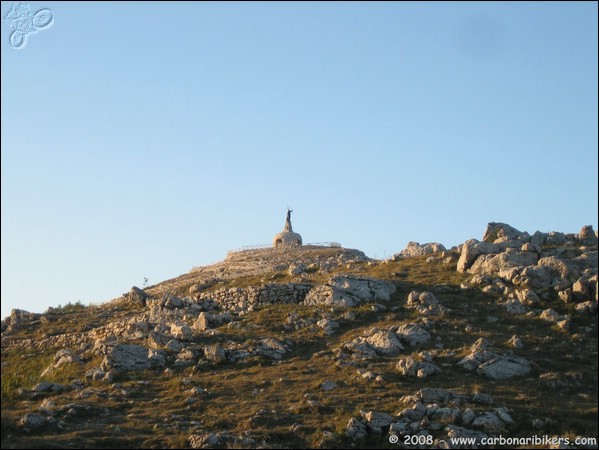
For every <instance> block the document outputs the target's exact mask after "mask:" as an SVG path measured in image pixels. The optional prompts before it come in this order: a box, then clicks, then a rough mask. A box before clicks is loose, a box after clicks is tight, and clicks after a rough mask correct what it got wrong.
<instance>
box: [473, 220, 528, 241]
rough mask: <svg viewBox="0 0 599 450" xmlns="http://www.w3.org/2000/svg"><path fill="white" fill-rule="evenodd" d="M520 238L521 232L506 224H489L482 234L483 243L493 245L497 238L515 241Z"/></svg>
mask: <svg viewBox="0 0 599 450" xmlns="http://www.w3.org/2000/svg"><path fill="white" fill-rule="evenodd" d="M522 236H523V233H522V232H521V231H519V230H517V229H515V228H514V227H512V226H511V225H508V224H507V223H501V222H489V223H488V224H487V229H486V230H485V233H484V234H483V241H485V242H489V243H493V242H495V241H496V240H497V239H498V238H507V239H517V238H519V237H522Z"/></svg>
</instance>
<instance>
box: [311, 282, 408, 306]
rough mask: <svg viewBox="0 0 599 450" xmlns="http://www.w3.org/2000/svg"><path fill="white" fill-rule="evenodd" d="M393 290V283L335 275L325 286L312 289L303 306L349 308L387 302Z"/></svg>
mask: <svg viewBox="0 0 599 450" xmlns="http://www.w3.org/2000/svg"><path fill="white" fill-rule="evenodd" d="M395 290H396V287H395V285H394V284H393V283H389V282H387V281H384V280H377V279H376V278H369V277H358V276H353V275H336V276H334V277H333V278H331V279H330V280H329V281H328V283H327V284H326V285H324V286H316V287H314V288H312V289H311V290H310V291H309V292H308V294H307V295H306V297H305V299H304V304H305V305H332V306H339V307H351V306H356V305H359V304H361V303H362V302H375V301H388V300H389V299H390V298H391V295H392V294H393V293H394V292H395Z"/></svg>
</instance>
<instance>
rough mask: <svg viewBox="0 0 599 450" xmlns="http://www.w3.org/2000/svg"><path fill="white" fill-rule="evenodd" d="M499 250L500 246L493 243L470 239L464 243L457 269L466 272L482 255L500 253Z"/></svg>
mask: <svg viewBox="0 0 599 450" xmlns="http://www.w3.org/2000/svg"><path fill="white" fill-rule="evenodd" d="M499 251H500V249H499V247H498V246H496V245H495V244H493V243H488V242H484V241H483V242H481V241H478V240H476V239H469V240H467V241H466V242H464V243H463V244H462V251H461V253H460V258H459V259H458V266H457V270H458V272H466V271H467V270H468V269H469V268H470V266H472V264H474V261H476V259H477V258H478V257H479V256H480V255H487V254H490V253H499Z"/></svg>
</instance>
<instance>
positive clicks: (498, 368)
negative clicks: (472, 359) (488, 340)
mask: <svg viewBox="0 0 599 450" xmlns="http://www.w3.org/2000/svg"><path fill="white" fill-rule="evenodd" d="M530 370H531V365H530V362H529V361H528V360H526V359H524V358H520V357H517V356H500V355H496V356H495V357H493V358H492V359H490V360H488V361H486V362H484V363H482V364H481V365H480V366H478V372H479V373H480V374H481V375H484V376H486V377H487V378H490V379H491V380H506V379H508V378H513V377H519V376H524V375H527V374H528V373H529V372H530Z"/></svg>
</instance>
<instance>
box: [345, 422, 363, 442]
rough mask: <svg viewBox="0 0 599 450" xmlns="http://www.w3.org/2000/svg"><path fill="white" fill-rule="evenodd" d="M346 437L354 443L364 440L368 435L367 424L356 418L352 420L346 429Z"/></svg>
mask: <svg viewBox="0 0 599 450" xmlns="http://www.w3.org/2000/svg"><path fill="white" fill-rule="evenodd" d="M345 435H346V436H347V437H348V438H350V439H353V440H354V441H356V440H359V439H364V438H365V437H366V435H367V431H366V424H365V423H364V422H363V421H361V420H360V419H356V418H355V417H352V418H350V419H349V422H348V423H347V425H346V427H345Z"/></svg>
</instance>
